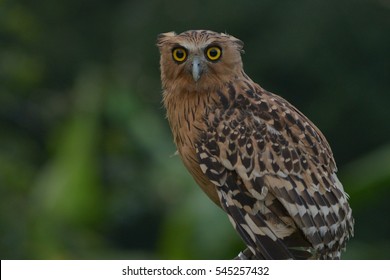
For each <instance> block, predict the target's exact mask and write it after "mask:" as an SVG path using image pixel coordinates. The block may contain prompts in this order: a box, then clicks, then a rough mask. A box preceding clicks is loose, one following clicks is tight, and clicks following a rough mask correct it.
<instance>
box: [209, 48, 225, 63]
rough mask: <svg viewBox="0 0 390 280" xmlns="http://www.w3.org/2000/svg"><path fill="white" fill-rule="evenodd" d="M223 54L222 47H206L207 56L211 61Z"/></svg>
mask: <svg viewBox="0 0 390 280" xmlns="http://www.w3.org/2000/svg"><path fill="white" fill-rule="evenodd" d="M221 55H222V50H221V48H220V47H216V46H213V47H209V48H207V49H206V57H207V59H209V60H210V61H217V60H218V59H219V58H220V57H221Z"/></svg>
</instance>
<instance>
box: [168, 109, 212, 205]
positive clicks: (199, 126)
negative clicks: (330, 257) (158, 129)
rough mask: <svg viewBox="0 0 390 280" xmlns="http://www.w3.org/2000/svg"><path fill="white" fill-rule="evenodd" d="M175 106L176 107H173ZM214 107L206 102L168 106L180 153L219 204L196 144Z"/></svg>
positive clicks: (208, 193) (204, 187) (194, 175)
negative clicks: (201, 164) (200, 163)
mask: <svg viewBox="0 0 390 280" xmlns="http://www.w3.org/2000/svg"><path fill="white" fill-rule="evenodd" d="M173 108H174V109H173ZM211 110H212V109H211V108H210V107H207V106H206V105H205V104H204V103H202V102H198V103H196V104H191V103H188V102H183V103H181V104H176V106H173V107H169V106H167V117H168V121H169V124H170V127H171V130H172V134H173V138H174V142H175V144H176V147H177V150H178V152H179V155H180V157H181V159H182V161H183V163H184V165H185V167H186V168H187V169H188V171H189V172H190V173H191V175H192V176H193V178H194V179H195V181H196V182H197V184H198V185H199V186H200V187H201V188H202V189H203V191H204V192H205V193H206V194H207V195H208V196H209V197H210V198H211V199H212V200H213V201H214V202H215V203H216V204H217V205H219V198H218V195H217V193H216V189H215V185H214V184H212V183H211V182H210V180H209V179H208V178H207V177H206V175H205V174H204V173H203V172H202V170H201V169H200V166H199V162H198V156H197V154H196V144H197V143H198V142H199V141H200V137H201V135H202V133H203V132H205V131H206V130H207V119H208V114H209V112H210V111H211Z"/></svg>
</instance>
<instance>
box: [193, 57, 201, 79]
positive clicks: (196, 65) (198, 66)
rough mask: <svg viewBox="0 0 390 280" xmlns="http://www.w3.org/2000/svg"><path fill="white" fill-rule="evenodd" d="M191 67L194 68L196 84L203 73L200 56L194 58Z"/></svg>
mask: <svg viewBox="0 0 390 280" xmlns="http://www.w3.org/2000/svg"><path fill="white" fill-rule="evenodd" d="M191 66H192V78H193V79H194V81H195V82H197V81H198V80H199V78H200V76H201V75H202V72H203V71H202V66H201V63H200V58H199V57H198V56H194V58H193V60H192V64H191Z"/></svg>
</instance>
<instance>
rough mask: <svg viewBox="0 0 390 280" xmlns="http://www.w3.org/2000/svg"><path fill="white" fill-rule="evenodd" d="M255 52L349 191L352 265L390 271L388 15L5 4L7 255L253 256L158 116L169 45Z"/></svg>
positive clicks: (155, 0) (140, 4)
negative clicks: (212, 36) (385, 262)
mask: <svg viewBox="0 0 390 280" xmlns="http://www.w3.org/2000/svg"><path fill="white" fill-rule="evenodd" d="M187 29H211V30H215V31H221V32H228V33H230V34H232V35H234V36H236V37H238V38H240V39H242V40H243V41H244V42H245V50H246V54H245V55H244V57H243V59H244V64H245V68H246V71H247V73H248V74H249V75H250V76H251V77H252V78H253V79H254V80H255V81H257V82H258V83H260V84H261V85H262V86H263V87H264V88H266V89H268V90H270V91H273V92H276V93H278V94H280V95H282V96H283V97H285V98H287V99H288V100H290V101H291V102H292V103H293V104H295V105H296V106H297V107H298V108H300V109H301V110H302V111H303V112H304V113H305V114H307V115H308V116H309V117H310V118H311V119H312V120H313V121H314V123H316V124H317V125H318V126H319V127H320V128H321V130H322V131H323V132H324V134H325V135H326V136H327V138H328V140H329V142H330V143H331V146H332V148H333V151H334V154H335V157H336V160H337V162H338V166H339V175H340V178H341V180H342V182H343V183H344V185H345V189H346V190H347V192H348V193H349V194H350V196H351V198H350V202H351V205H352V208H353V213H354V216H355V219H356V229H355V238H354V239H353V240H352V241H351V242H350V243H349V246H348V250H347V252H346V253H345V254H344V258H346V259H382V258H384V259H386V258H387V259H389V258H390V219H389V218H388V217H387V213H389V211H390V204H389V203H388V201H387V198H388V197H389V196H390V188H389V184H390V148H389V147H390V127H389V122H390V113H389V104H390V83H389V81H390V51H389V50H390V36H389V30H390V5H389V3H388V2H387V1H383V0H356V1H349V0H329V1H309V0H306V1H287V0H283V1H271V0H262V1H255V0H252V1H250V0H241V1H239V2H237V1H222V0H216V1H201V0H200V1H184V2H177V1H172V0H169V1H159V0H151V1H131V0H128V1H125V0H116V1H103V0H100V1H91V0H82V1H75V0H68V1H64V0H62V1H48V0H36V1H27V0H23V1H11V0H1V1H0V257H1V258H2V259H40V258H42V259H122V258H123V259H143V258H147V259H159V258H163V259H202V258H203V259H204V258H210V259H219V258H222V259H223V258H233V257H234V256H235V254H236V253H237V252H238V250H240V249H242V248H243V245H242V243H241V241H240V240H239V238H238V237H237V235H236V233H235V232H234V230H233V229H232V227H231V226H230V224H229V222H228V220H227V217H226V216H225V215H224V213H223V212H222V211H221V210H220V209H218V208H217V207H216V206H215V205H213V204H212V203H211V202H210V201H209V200H208V199H207V198H206V196H205V195H204V194H203V193H202V192H201V191H200V190H199V189H198V187H197V186H196V184H195V183H194V182H193V180H192V178H191V177H190V175H189V174H188V173H187V171H186V170H185V169H184V167H183V166H182V164H181V162H180V160H179V158H178V157H177V156H173V155H174V152H175V147H174V145H173V143H172V139H171V135H170V131H169V128H168V126H167V122H166V120H165V119H164V114H165V113H164V110H163V109H162V106H161V101H160V100H161V94H160V93H161V89H160V81H159V69H158V67H159V66H158V63H159V54H158V51H157V48H156V47H155V39H156V36H157V34H159V33H161V32H167V31H172V30H175V31H177V32H181V31H185V30H187Z"/></svg>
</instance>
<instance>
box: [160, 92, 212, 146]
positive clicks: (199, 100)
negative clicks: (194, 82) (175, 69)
mask: <svg viewBox="0 0 390 280" xmlns="http://www.w3.org/2000/svg"><path fill="white" fill-rule="evenodd" d="M209 101H210V93H208V92H197V91H193V92H188V91H186V92H182V91H165V92H164V98H163V102H164V106H165V108H166V110H167V118H168V121H169V125H170V127H171V130H172V134H173V136H174V141H175V144H176V146H177V148H178V149H179V152H180V149H181V148H182V146H186V145H191V146H194V141H196V138H197V136H198V134H199V130H202V129H205V128H206V124H205V123H204V115H205V112H206V110H207V108H208V107H210V105H211V103H210V102H209Z"/></svg>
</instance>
